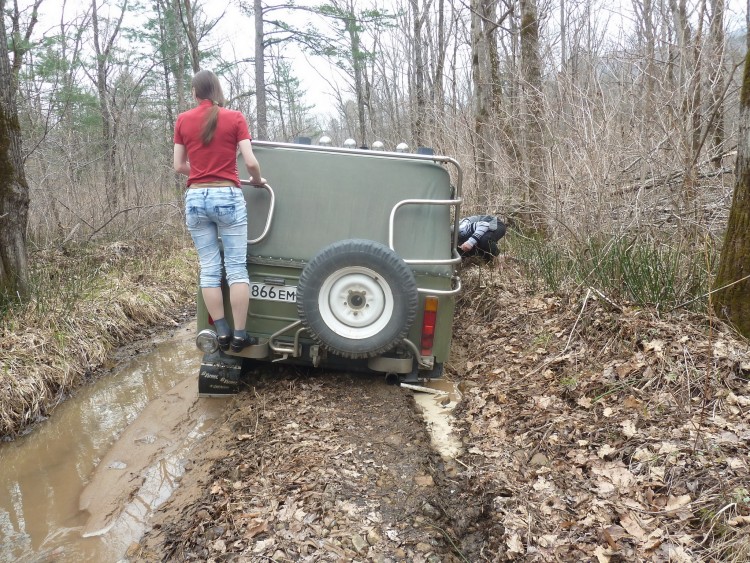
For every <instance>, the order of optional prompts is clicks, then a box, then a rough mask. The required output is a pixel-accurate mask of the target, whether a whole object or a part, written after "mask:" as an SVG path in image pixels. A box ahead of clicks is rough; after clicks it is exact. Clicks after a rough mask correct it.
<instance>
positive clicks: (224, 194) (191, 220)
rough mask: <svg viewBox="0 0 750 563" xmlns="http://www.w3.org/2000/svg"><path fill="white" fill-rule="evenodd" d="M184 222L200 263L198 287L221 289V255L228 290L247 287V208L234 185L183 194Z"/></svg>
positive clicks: (199, 189) (201, 189)
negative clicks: (240, 284) (221, 247)
mask: <svg viewBox="0 0 750 563" xmlns="http://www.w3.org/2000/svg"><path fill="white" fill-rule="evenodd" d="M185 222H186V223H187V227H188V230H189V231H190V236H191V237H192V238H193V243H195V248H196V250H197V252H198V259H199V260H200V266H201V273H200V286H201V287H221V253H220V247H219V237H221V242H222V244H223V245H224V269H225V270H226V273H227V283H228V284H229V285H230V287H231V286H232V285H233V284H235V283H246V284H249V283H250V280H249V278H248V275H247V207H246V205H245V198H244V196H243V195H242V189H240V188H238V187H236V186H227V187H210V188H190V189H188V190H187V192H186V193H185Z"/></svg>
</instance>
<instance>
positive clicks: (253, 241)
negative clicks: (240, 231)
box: [240, 180, 276, 244]
mask: <svg viewBox="0 0 750 563" xmlns="http://www.w3.org/2000/svg"><path fill="white" fill-rule="evenodd" d="M240 184H242V185H243V186H254V187H256V188H260V189H264V190H267V191H268V193H269V194H270V195H271V204H270V205H269V206H268V218H267V219H266V225H265V227H263V232H262V233H261V234H260V236H259V237H258V238H253V239H247V244H257V243H259V242H260V241H262V240H263V239H264V238H266V235H268V231H270V230H271V221H272V220H273V210H274V207H276V194H274V193H273V189H272V188H271V186H269V185H268V184H263V185H262V186H258V185H255V184H251V183H250V180H240Z"/></svg>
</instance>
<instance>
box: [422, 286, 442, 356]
mask: <svg viewBox="0 0 750 563" xmlns="http://www.w3.org/2000/svg"><path fill="white" fill-rule="evenodd" d="M437 310H438V298H437V297H434V296H431V295H430V296H428V297H425V299H424V313H423V316H422V343H421V346H420V348H421V352H422V355H423V356H431V355H432V345H433V342H434V341H435V324H436V323H437Z"/></svg>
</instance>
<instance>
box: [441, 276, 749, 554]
mask: <svg viewBox="0 0 750 563" xmlns="http://www.w3.org/2000/svg"><path fill="white" fill-rule="evenodd" d="M468 290H469V292H470V291H471V288H469V289H468ZM527 295H528V289H527V287H526V286H525V285H524V283H523V281H522V280H519V279H518V278H515V277H514V278H513V279H512V280H506V279H497V280H495V281H494V284H491V285H488V287H487V289H486V290H485V293H483V294H482V295H481V296H477V297H475V298H473V299H472V300H469V301H470V305H469V306H466V307H465V308H463V309H462V310H461V312H460V317H459V319H458V322H457V327H458V328H457V333H458V334H457V338H456V339H457V341H459V342H461V340H462V331H461V327H462V326H467V325H472V326H474V327H477V326H485V327H487V332H488V335H487V336H486V338H488V339H491V340H492V341H493V343H494V346H493V348H492V351H487V352H486V353H484V354H483V355H482V357H481V361H482V362H483V363H486V364H487V365H488V366H491V365H493V364H495V365H498V366H504V367H505V368H506V369H505V370H503V371H502V372H499V373H498V374H497V377H496V378H495V379H493V380H491V381H489V380H486V379H482V380H480V379H475V377H474V375H473V374H474V372H467V373H460V372H459V374H458V375H459V376H461V377H467V378H469V379H470V380H471V381H472V382H473V383H476V385H477V386H476V387H473V388H472V389H473V391H474V392H473V393H471V394H467V395H465V397H464V404H463V405H460V408H459V409H458V411H457V412H458V413H459V414H460V416H461V420H460V423H461V425H462V428H463V429H464V432H465V434H464V436H465V440H466V441H467V442H468V446H467V449H466V452H467V453H466V457H465V458H464V460H463V461H464V462H465V463H466V465H467V466H470V467H472V468H473V471H472V474H471V478H472V481H473V482H474V483H475V488H476V489H477V490H482V491H490V492H491V491H493V490H499V489H503V488H507V487H508V486H509V483H512V486H513V488H514V489H515V491H516V492H515V495H514V496H513V497H511V498H508V497H502V498H503V499H504V501H503V502H502V503H501V504H499V503H495V505H496V511H495V512H494V513H493V514H492V522H493V524H494V523H495V522H496V523H497V526H498V529H503V530H504V533H503V535H502V537H503V538H504V540H503V545H502V547H501V548H499V549H501V550H505V552H506V555H505V558H507V559H524V558H529V559H530V560H536V559H534V557H541V559H540V560H560V561H582V560H597V561H600V562H605V561H612V562H615V561H617V562H620V561H630V560H648V561H664V562H666V561H699V560H702V559H703V557H704V555H705V557H706V560H710V559H711V558H712V557H713V558H714V560H716V559H717V556H716V553H717V552H718V551H719V550H720V549H723V547H722V546H725V545H731V544H732V542H734V544H735V548H734V549H737V550H739V552H740V553H743V551H742V550H743V549H744V550H745V551H744V553H747V554H750V540H748V539H747V537H748V536H749V534H747V531H748V526H749V525H750V522H749V520H750V498H748V500H746V501H744V500H740V501H739V502H736V501H735V500H733V498H732V497H731V495H730V492H731V491H733V490H745V489H746V488H747V486H748V478H747V475H748V474H750V472H749V467H750V457H749V454H748V450H747V448H746V447H745V446H746V444H747V443H748V439H750V425H749V424H748V423H747V422H746V420H748V414H750V412H749V411H750V383H749V382H748V378H747V376H744V375H743V374H745V373H750V371H748V369H747V365H750V364H748V360H747V358H748V357H750V347H749V346H748V343H747V342H744V341H738V340H736V339H735V337H734V335H733V334H732V333H731V332H730V331H724V330H722V329H721V327H717V326H716V325H714V326H711V325H709V323H708V322H707V321H706V320H705V319H703V318H702V317H700V316H699V315H694V314H688V313H681V312H680V313H675V314H674V315H672V316H669V317H667V316H665V315H661V316H656V315H653V316H651V315H650V314H649V313H648V311H647V310H644V309H643V308H638V309H636V308H632V307H627V306H623V307H619V308H612V307H608V308H605V307H602V306H599V305H597V302H596V300H593V299H590V300H589V302H588V304H587V307H586V308H585V309H584V311H583V312H582V313H581V308H580V306H577V305H573V306H565V305H564V304H563V303H564V301H562V300H556V299H554V298H550V297H540V296H536V297H533V298H531V299H529V298H528V297H527ZM485 296H488V297H486V298H489V296H501V297H502V300H501V301H499V302H498V301H497V298H496V300H495V301H494V302H493V303H492V308H491V307H490V305H485V304H484V303H483V301H482V300H483V299H485ZM581 298H582V296H581ZM488 310H493V311H497V315H496V316H494V317H492V318H491V319H488V315H487V311H488ZM540 311H544V313H543V314H541V313H540ZM579 313H580V318H579ZM552 326H554V327H555V329H554V331H552V332H550V331H549V327H552ZM574 327H575V331H573V328H574ZM571 334H573V337H572V338H571ZM478 338H481V335H478V334H473V335H472V341H476V340H477V339H478ZM540 340H544V341H545V343H546V346H545V347H541V346H539V345H538V343H539V341H540ZM561 352H564V353H561ZM550 358H552V360H550ZM469 360H470V361H472V358H469ZM476 361H479V360H478V359H477V360H476ZM743 365H745V367H744V368H743V367H741V366H743ZM743 370H744V371H743ZM706 393H707V395H705V394H706ZM704 395H705V396H704ZM495 397H503V401H502V405H501V408H500V409H499V410H498V409H496V408H495V407H496V406H497V405H498V402H497V401H496V400H495V399H494V398H495ZM501 434H502V436H503V439H502V440H500V439H498V436H499V435H501ZM518 452H520V454H521V455H517V453H518ZM542 459H543V460H544V463H540V460H542ZM728 495H729V498H728ZM739 497H742V498H743V499H744V498H746V497H744V496H742V495H739V496H738V498H739ZM726 506H731V509H726V510H724V511H722V508H723V507H726ZM519 515H521V517H519ZM717 526H719V528H720V529H721V530H722V533H721V534H717V533H716V530H717ZM551 535H554V536H555V537H556V540H555V541H556V544H555V546H554V548H553V549H552V551H549V548H548V547H547V544H548V542H549V540H548V538H549V537H550V536H551ZM542 554H545V555H542ZM749 556H750V555H749ZM738 560H740V559H738Z"/></svg>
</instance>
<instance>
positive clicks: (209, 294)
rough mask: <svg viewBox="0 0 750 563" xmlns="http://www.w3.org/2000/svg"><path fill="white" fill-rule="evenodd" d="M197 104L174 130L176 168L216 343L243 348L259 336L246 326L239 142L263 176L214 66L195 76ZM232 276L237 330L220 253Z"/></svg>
mask: <svg viewBox="0 0 750 563" xmlns="http://www.w3.org/2000/svg"><path fill="white" fill-rule="evenodd" d="M192 93H193V97H194V98H195V101H196V102H197V106H196V107H195V108H193V109H191V110H188V111H186V112H184V113H181V114H180V115H179V116H178V117H177V122H176V123H175V130H174V169H175V171H176V172H178V173H179V174H184V175H186V176H187V190H186V191H185V220H186V223H187V227H188V230H189V231H190V236H191V237H192V239H193V242H194V244H195V248H196V250H197V251H198V258H199V261H200V286H201V292H202V294H203V300H204V301H205V303H206V309H207V310H208V314H209V315H211V318H212V319H213V321H214V326H215V327H216V334H217V337H218V340H219V347H220V348H221V349H222V350H225V351H226V350H228V349H230V348H231V350H232V351H233V352H240V351H242V350H243V349H244V348H246V347H247V346H250V345H251V344H257V339H255V338H254V337H252V336H250V335H248V334H247V331H246V330H245V322H246V321H247V310H248V306H249V301H250V279H249V277H248V274H247V208H246V205H245V198H244V196H243V195H242V189H241V187H240V178H239V174H238V171H237V149H238V148H239V151H240V154H242V158H243V160H244V161H245V166H246V167H247V172H248V174H250V177H251V179H250V182H251V183H252V184H253V185H254V186H256V187H260V186H263V185H264V184H265V183H266V180H265V178H263V177H262V176H261V174H260V165H259V164H258V160H257V159H256V158H255V155H254V154H253V149H252V145H251V144H250V139H251V137H250V131H249V129H248V127H247V121H246V120H245V117H244V116H243V115H242V113H240V112H238V111H233V110H229V109H225V108H224V107H223V106H224V103H225V101H224V93H223V91H222V89H221V84H220V83H219V80H218V78H217V77H216V75H215V74H214V73H213V72H211V71H210V70H201V71H198V72H197V73H196V74H195V76H193V81H192ZM219 237H221V242H222V243H223V245H224V268H225V270H226V275H227V282H228V283H229V300H230V304H231V309H232V318H233V319H234V330H233V331H232V330H231V328H230V327H229V323H228V322H227V320H226V318H225V317H224V299H223V296H222V293H221V254H220V251H219Z"/></svg>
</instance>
